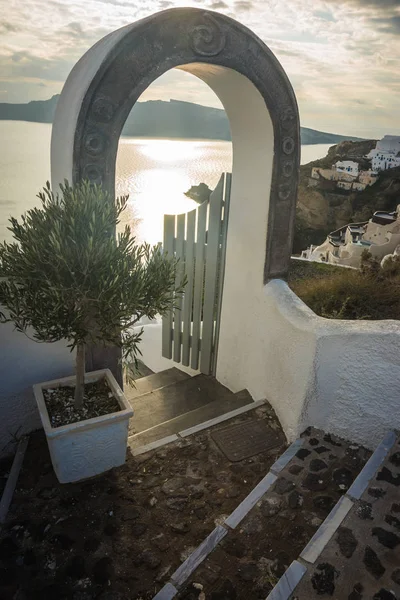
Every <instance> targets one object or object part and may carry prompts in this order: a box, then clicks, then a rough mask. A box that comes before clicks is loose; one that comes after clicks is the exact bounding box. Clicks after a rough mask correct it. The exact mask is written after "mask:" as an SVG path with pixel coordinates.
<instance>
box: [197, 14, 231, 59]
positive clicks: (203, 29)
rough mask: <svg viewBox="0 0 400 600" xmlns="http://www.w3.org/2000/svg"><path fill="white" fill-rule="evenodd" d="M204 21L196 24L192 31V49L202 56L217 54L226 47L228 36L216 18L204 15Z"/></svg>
mask: <svg viewBox="0 0 400 600" xmlns="http://www.w3.org/2000/svg"><path fill="white" fill-rule="evenodd" d="M203 18H204V23H202V24H200V25H196V26H195V27H193V28H192V29H191V30H190V32H189V36H190V45H191V48H192V50H194V52H196V54H200V56H216V55H217V54H219V53H220V52H221V51H222V50H223V48H224V47H225V42H226V37H225V34H224V33H223V32H222V30H221V28H220V26H219V24H218V22H217V21H216V19H214V18H213V17H211V16H209V15H204V17H203Z"/></svg>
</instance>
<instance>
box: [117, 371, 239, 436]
mask: <svg viewBox="0 0 400 600" xmlns="http://www.w3.org/2000/svg"><path fill="white" fill-rule="evenodd" d="M151 377H153V375H151ZM234 397H235V395H234V394H233V393H232V392H231V391H230V390H228V388H226V387H224V386H223V385H221V384H220V383H218V382H217V381H216V380H215V379H214V378H213V377H210V376H208V375H196V376H195V377H187V378H184V379H181V380H180V381H178V382H177V383H174V384H170V385H166V386H164V387H162V388H159V389H157V390H155V391H153V392H150V393H147V394H144V395H142V396H139V397H137V398H129V401H130V403H131V405H132V408H133V411H134V415H133V418H132V419H131V422H130V430H129V431H130V435H132V434H135V433H140V432H142V431H146V430H147V429H151V428H152V427H155V426H159V425H162V424H163V423H165V422H166V421H170V420H171V419H175V418H176V417H179V416H181V415H184V414H185V413H188V412H191V411H193V410H196V409H198V408H200V407H202V406H205V405H207V404H210V402H218V403H219V402H222V401H225V400H227V399H230V398H234Z"/></svg>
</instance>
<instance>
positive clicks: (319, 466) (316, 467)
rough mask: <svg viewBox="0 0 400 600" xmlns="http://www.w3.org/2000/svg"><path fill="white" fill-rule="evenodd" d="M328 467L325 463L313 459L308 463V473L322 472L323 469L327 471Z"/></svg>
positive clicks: (318, 459)
mask: <svg viewBox="0 0 400 600" xmlns="http://www.w3.org/2000/svg"><path fill="white" fill-rule="evenodd" d="M327 468H328V465H327V464H326V462H324V461H323V460H321V459H320V458H314V459H313V460H312V461H311V462H310V471H315V472H318V471H322V470H323V469H327Z"/></svg>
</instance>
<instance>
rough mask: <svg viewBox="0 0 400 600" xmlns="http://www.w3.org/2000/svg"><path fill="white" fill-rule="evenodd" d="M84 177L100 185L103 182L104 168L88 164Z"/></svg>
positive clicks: (84, 170)
mask: <svg viewBox="0 0 400 600" xmlns="http://www.w3.org/2000/svg"><path fill="white" fill-rule="evenodd" d="M83 179H88V180H89V181H90V182H91V183H96V184H97V185H100V184H101V183H103V173H102V169H101V168H100V167H99V166H98V165H86V167H85V168H84V169H83Z"/></svg>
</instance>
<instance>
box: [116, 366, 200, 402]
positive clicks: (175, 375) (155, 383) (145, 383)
mask: <svg viewBox="0 0 400 600" xmlns="http://www.w3.org/2000/svg"><path fill="white" fill-rule="evenodd" d="M189 377H190V375H188V374H187V373H184V372H183V371H181V370H180V369H177V368H176V367H172V368H171V369H166V370H165V371H160V372H159V373H151V374H150V375H146V376H145V377H140V378H139V379H137V380H136V381H135V383H134V385H130V386H126V387H125V390H124V392H125V396H126V397H127V398H128V400H133V399H134V398H139V397H140V396H143V395H145V394H149V393H151V392H155V391H156V390H159V389H161V388H163V387H166V386H168V385H173V384H174V383H179V382H180V381H185V380H186V379H189Z"/></svg>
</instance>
